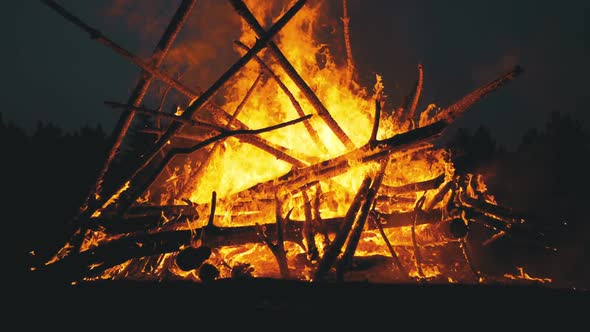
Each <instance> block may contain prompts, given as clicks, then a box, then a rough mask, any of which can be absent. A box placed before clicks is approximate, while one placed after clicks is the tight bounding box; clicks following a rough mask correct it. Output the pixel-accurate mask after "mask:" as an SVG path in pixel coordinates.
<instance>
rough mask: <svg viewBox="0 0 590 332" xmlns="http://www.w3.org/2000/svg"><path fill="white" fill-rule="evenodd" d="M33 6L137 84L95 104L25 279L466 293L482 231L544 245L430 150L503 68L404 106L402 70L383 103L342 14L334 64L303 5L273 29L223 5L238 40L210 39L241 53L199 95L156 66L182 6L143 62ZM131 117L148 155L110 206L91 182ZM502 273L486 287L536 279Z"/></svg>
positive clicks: (293, 4) (504, 77)
mask: <svg viewBox="0 0 590 332" xmlns="http://www.w3.org/2000/svg"><path fill="white" fill-rule="evenodd" d="M43 2H44V3H45V4H46V5H47V6H49V7H50V8H51V9H53V10H54V11H56V12H57V13H58V14H60V15H61V16H63V17H64V18H65V19H67V20H69V21H70V22H72V23H73V24H74V25H76V26H77V27H78V28H80V29H82V30H84V31H86V32H87V33H88V34H89V35H90V37H91V38H93V39H94V40H96V41H98V42H100V43H102V44H104V45H105V46H107V47H109V48H111V49H112V50H114V51H115V52H117V53H118V54H120V55H121V56H123V57H125V58H126V59H128V60H130V61H131V62H132V63H134V64H135V65H137V66H138V67H140V68H141V69H142V74H141V78H140V79H139V81H138V83H137V85H136V86H135V88H134V89H133V90H132V93H131V96H130V97H129V99H128V100H127V101H105V103H106V104H107V105H108V106H110V107H112V108H114V109H117V110H120V111H121V112H122V113H121V116H120V119H119V122H118V124H117V126H116V127H115V129H114V131H113V140H112V142H113V143H112V146H111V149H110V151H109V154H108V156H106V157H105V162H104V165H103V167H102V168H101V171H100V172H99V174H98V176H97V179H96V182H95V185H94V186H93V187H92V188H91V190H90V191H89V194H88V196H87V198H86V200H85V202H84V204H83V206H82V207H81V208H80V212H79V214H78V215H77V216H76V217H75V219H74V220H73V221H72V223H73V225H75V226H76V229H75V231H74V232H73V234H72V236H71V238H70V240H69V241H68V242H67V243H66V244H65V245H64V246H63V247H62V249H61V250H59V252H57V253H56V254H55V256H54V257H53V258H52V259H51V260H49V261H47V262H46V263H45V264H44V265H43V266H40V267H37V269H38V270H43V271H45V272H47V273H57V274H59V275H60V276H63V278H65V279H66V280H68V281H72V282H93V281H95V280H102V279H112V280H121V279H129V280H158V281H161V280H192V281H195V282H202V283H205V282H210V281H212V280H216V279H224V278H277V279H278V278H281V279H296V280H301V281H309V282H319V281H330V280H341V281H348V280H369V281H371V282H420V281H431V282H445V283H447V282H453V283H455V282H462V283H481V282H486V281H490V280H492V279H493V278H492V277H491V276H486V275H484V274H483V273H481V271H480V270H479V269H478V267H477V264H476V262H477V258H476V257H473V254H472V252H471V249H470V243H469V241H468V235H469V233H470V231H471V230H472V229H474V228H477V227H483V228H485V229H488V230H489V232H491V233H492V236H491V239H490V240H493V239H494V238H496V237H500V236H506V235H509V236H510V237H511V238H513V239H515V240H523V241H527V242H528V243H530V245H535V246H545V245H546V244H544V242H543V238H542V236H541V234H540V233H538V232H536V231H534V229H531V228H530V227H529V226H528V224H527V223H526V219H525V218H524V217H522V216H521V215H519V214H518V213H516V212H515V211H513V210H512V209H510V208H509V207H504V206H500V205H498V204H497V202H496V201H495V199H494V196H493V194H492V193H489V192H488V191H487V188H486V184H485V179H484V178H483V177H482V176H481V175H479V174H459V173H458V172H456V170H455V167H454V166H453V162H452V156H451V155H450V153H449V151H447V150H446V149H445V148H442V147H441V146H440V144H437V143H438V140H439V138H440V137H441V135H442V134H443V133H444V132H445V130H447V128H448V127H449V125H450V124H451V123H452V122H453V121H454V120H455V119H456V118H457V117H460V116H461V115H462V114H464V113H465V112H466V111H467V110H468V109H469V108H470V107H471V106H472V105H473V104H474V103H476V102H478V101H479V100H481V99H482V98H483V97H485V96H486V95H488V94H489V93H491V92H493V91H495V90H497V89H498V88H500V87H501V86H503V85H504V84H505V83H507V82H509V81H511V80H512V79H514V78H516V77H517V76H518V75H519V74H521V68H520V67H515V68H513V69H512V70H510V71H508V72H506V73H499V76H498V77H497V78H495V79H492V78H491V79H490V82H489V83H488V84H486V85H484V86H481V87H479V88H476V89H475V90H473V91H472V92H469V93H467V94H466V95H465V96H463V97H462V98H458V99H457V101H456V102H455V103H453V104H451V105H445V106H437V105H436V104H434V103H431V104H429V105H428V106H427V107H426V108H425V109H422V110H420V109H418V104H419V101H420V98H421V97H422V94H423V93H422V92H423V91H422V90H423V77H424V68H423V66H422V65H418V66H417V81H416V84H415V85H414V90H413V91H411V92H410V93H409V94H408V97H407V98H405V99H404V101H403V102H397V103H395V104H397V105H398V106H388V105H390V104H392V103H388V100H387V95H386V93H385V90H386V87H385V86H384V84H383V82H382V78H381V76H379V75H376V76H375V81H374V84H373V86H370V87H365V86H361V85H360V83H359V82H357V79H356V77H357V76H358V75H357V73H356V68H355V64H354V59H353V53H352V45H351V43H350V37H349V27H348V24H349V17H348V12H347V4H346V1H343V3H342V4H343V13H344V15H343V17H342V24H343V31H344V36H342V43H343V44H344V45H345V47H344V49H345V50H346V55H345V56H344V58H345V59H346V61H337V60H336V58H337V57H336V56H335V55H333V54H331V52H330V51H329V50H328V49H326V47H325V45H321V44H320V43H319V42H317V41H316V33H317V31H315V30H314V28H315V27H317V24H316V23H317V20H318V18H319V16H320V15H319V13H320V10H322V6H320V5H318V4H317V3H315V2H313V3H311V1H310V3H308V1H305V0H298V1H284V3H283V4H282V7H281V8H280V11H278V13H279V14H278V15H276V13H277V11H276V7H277V5H276V4H274V5H273V3H274V1H246V2H243V1H240V0H230V1H229V2H230V3H231V5H232V7H233V8H234V9H235V13H233V12H230V13H227V14H228V15H239V16H240V17H241V19H242V21H241V22H242V30H241V37H240V38H239V39H238V40H235V41H232V40H228V41H227V43H233V44H234V46H235V47H234V50H235V52H236V54H239V56H240V57H239V60H238V61H236V62H235V63H234V64H233V65H232V66H230V67H229V68H227V69H226V70H225V72H224V73H223V74H222V75H221V76H220V77H219V78H218V79H217V80H216V81H215V82H214V83H213V84H211V85H210V86H209V87H207V88H206V89H201V88H199V87H197V86H191V85H188V84H186V83H183V80H182V79H181V78H179V77H177V76H175V75H173V74H171V73H169V72H167V71H166V70H165V69H163V68H164V67H163V63H164V62H165V58H166V55H167V53H168V51H169V50H170V49H171V47H172V45H173V43H174V41H175V39H176V36H177V35H178V33H179V31H180V30H181V29H182V27H183V24H184V23H185V22H186V21H187V19H188V18H189V16H190V15H189V14H190V13H191V10H192V9H193V7H194V6H195V3H196V1H194V0H183V1H181V4H180V6H179V8H178V9H177V11H176V12H175V14H174V16H173V18H172V20H171V21H170V23H169V25H168V27H167V28H166V30H165V31H164V33H163V35H162V38H161V40H160V42H159V43H158V44H157V46H156V48H155V50H154V52H153V55H152V56H151V57H150V58H149V59H147V60H146V59H142V58H140V57H139V56H137V55H135V54H133V53H132V52H131V51H129V50H127V49H125V48H124V47H123V46H121V45H119V44H117V43H115V42H114V41H113V40H112V39H110V38H109V37H107V36H105V35H103V34H102V33H101V32H100V31H98V30H97V29H95V28H93V27H91V26H89V25H88V24H86V23H85V22H83V21H82V20H81V19H79V18H78V17H76V16H75V15H74V14H73V13H70V12H69V11H68V10H67V9H66V8H64V7H62V6H61V5H59V4H58V3H57V2H55V1H52V0H44V1H43ZM273 8H274V9H275V10H273ZM199 14H202V13H199ZM273 15H274V16H273ZM192 19H196V20H198V19H199V17H198V15H195V17H193V18H192ZM265 22H271V23H270V24H265ZM211 28H212V29H214V27H211ZM318 54H321V56H318ZM338 57H339V58H343V55H338ZM154 81H160V82H163V83H164V84H165V85H166V86H167V89H166V90H165V91H164V92H163V93H162V94H161V95H160V96H157V98H156V99H159V100H160V106H158V105H149V104H146V103H144V100H145V99H146V95H147V94H148V88H149V86H150V84H151V83H152V82H154ZM170 90H174V91H176V92H177V93H179V94H180V95H182V96H184V97H185V99H186V101H185V102H184V103H177V104H176V107H175V109H174V110H169V111H167V110H166V109H165V108H163V107H161V105H162V104H164V102H165V100H166V96H167V95H168V91H170ZM137 114H141V115H142V116H146V117H149V118H151V119H153V121H152V122H151V124H152V125H151V126H150V127H146V128H143V129H142V130H143V132H144V133H148V134H151V135H153V137H154V143H153V144H152V145H151V146H149V147H147V149H146V151H145V153H143V155H142V158H141V159H140V160H139V161H138V162H137V164H136V165H134V167H133V168H132V169H133V172H132V173H131V174H129V176H128V178H127V179H125V180H124V181H123V182H121V183H120V184H119V185H118V186H117V188H116V190H111V191H110V192H109V190H107V189H105V188H104V186H103V183H104V181H105V180H108V176H109V170H110V167H111V165H112V162H113V160H114V159H115V158H116V155H117V152H118V151H119V149H120V148H121V146H122V144H123V143H124V140H125V138H126V137H127V136H128V131H129V128H130V127H131V125H132V123H133V120H134V118H135V116H136V115H137ZM509 272H510V271H506V274H505V277H504V280H502V281H503V282H510V281H513V280H519V279H530V280H533V279H534V280H540V281H541V282H549V281H550V280H548V279H543V278H536V279H535V278H533V277H531V276H529V275H528V274H526V273H525V272H524V271H521V272H522V273H520V274H519V275H512V274H510V273H509ZM495 278H496V280H497V277H495Z"/></svg>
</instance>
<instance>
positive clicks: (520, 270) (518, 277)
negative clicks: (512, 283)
mask: <svg viewBox="0 0 590 332" xmlns="http://www.w3.org/2000/svg"><path fill="white" fill-rule="evenodd" d="M516 270H517V271H518V274H510V273H506V274H504V277H505V278H508V279H512V280H530V281H536V282H540V283H550V282H551V281H552V279H551V278H537V277H531V276H530V275H529V274H528V273H526V272H524V268H523V267H522V266H517V267H516Z"/></svg>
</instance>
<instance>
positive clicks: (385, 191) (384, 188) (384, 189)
mask: <svg viewBox="0 0 590 332" xmlns="http://www.w3.org/2000/svg"><path fill="white" fill-rule="evenodd" d="M444 180H445V175H444V174H441V175H439V176H437V177H435V178H434V179H430V180H426V181H422V182H414V183H409V184H406V185H403V186H398V187H393V186H388V185H386V184H382V185H381V190H380V191H379V193H380V194H381V195H383V196H395V195H399V194H405V193H412V192H418V191H425V190H432V189H436V188H438V187H439V186H440V185H441V184H442V183H443V182H444Z"/></svg>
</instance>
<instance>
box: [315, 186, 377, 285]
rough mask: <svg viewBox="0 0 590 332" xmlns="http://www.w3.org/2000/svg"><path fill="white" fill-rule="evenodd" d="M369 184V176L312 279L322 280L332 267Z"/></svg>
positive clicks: (355, 197)
mask: <svg viewBox="0 0 590 332" xmlns="http://www.w3.org/2000/svg"><path fill="white" fill-rule="evenodd" d="M370 185H371V178H369V177H367V178H365V179H364V180H363V183H362V184H361V186H360V188H359V190H358V191H357V193H356V195H355V196H354V199H353V200H352V204H351V205H350V207H349V208H348V212H347V213H346V216H345V217H344V224H343V225H342V228H341V229H340V230H339V231H338V233H337V234H336V238H335V239H334V241H333V242H332V244H330V247H328V249H327V250H326V252H325V253H324V256H322V259H321V260H320V262H319V264H318V267H317V269H316V271H315V273H314V278H313V279H314V280H316V281H318V280H323V279H324V278H325V277H326V274H327V273H328V272H329V271H330V269H331V268H332V265H334V263H335V262H336V259H337V258H338V255H339V254H340V250H341V249H342V246H343V245H344V243H345V241H346V238H347V237H348V234H349V233H350V231H351V229H352V226H353V224H354V221H355V217H356V215H357V213H358V210H359V209H360V207H361V204H362V202H363V200H364V199H365V196H366V195H367V193H368V191H369V186H370Z"/></svg>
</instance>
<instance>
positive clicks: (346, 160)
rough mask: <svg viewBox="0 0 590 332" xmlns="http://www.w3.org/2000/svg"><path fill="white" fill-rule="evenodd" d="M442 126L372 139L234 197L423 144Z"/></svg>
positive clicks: (286, 186)
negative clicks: (373, 140) (351, 149)
mask: <svg viewBox="0 0 590 332" xmlns="http://www.w3.org/2000/svg"><path fill="white" fill-rule="evenodd" d="M446 127H447V123H446V122H445V121H441V122H436V123H433V124H431V125H428V126H426V127H422V128H418V129H414V130H412V131H409V132H406V133H403V134H399V135H395V136H393V137H390V138H388V139H384V140H379V141H377V142H376V143H367V144H365V145H364V146H362V147H360V148H358V149H356V150H353V151H350V152H348V153H346V154H344V155H342V156H339V157H336V158H333V159H330V160H326V161H323V162H321V163H318V164H315V165H311V166H308V167H304V168H300V169H294V170H291V171H290V172H288V173H286V174H284V175H282V176H280V177H278V178H277V179H275V180H271V181H268V182H262V183H259V184H257V185H255V186H253V187H251V188H250V189H248V190H246V191H243V192H240V193H238V194H236V197H249V196H250V195H251V193H253V192H256V193H267V194H266V195H267V196H269V195H271V193H273V192H275V189H276V188H279V189H280V190H281V192H282V193H288V192H291V191H293V190H295V189H297V188H299V187H301V186H303V185H305V184H307V183H310V182H313V181H320V180H323V179H327V178H331V177H334V176H336V175H339V174H342V173H344V172H346V171H348V170H349V169H350V168H351V167H353V166H354V165H358V163H368V162H372V161H379V160H381V159H383V158H386V157H387V156H389V155H390V154H392V153H394V152H400V151H407V150H409V149H412V148H416V147H419V146H420V145H421V144H422V145H424V144H426V143H427V142H429V141H431V140H433V139H435V138H437V137H438V136H439V135H440V134H441V132H442V131H443V129H444V128H446ZM236 197H232V198H230V199H235V198H236Z"/></svg>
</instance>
